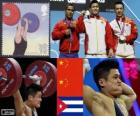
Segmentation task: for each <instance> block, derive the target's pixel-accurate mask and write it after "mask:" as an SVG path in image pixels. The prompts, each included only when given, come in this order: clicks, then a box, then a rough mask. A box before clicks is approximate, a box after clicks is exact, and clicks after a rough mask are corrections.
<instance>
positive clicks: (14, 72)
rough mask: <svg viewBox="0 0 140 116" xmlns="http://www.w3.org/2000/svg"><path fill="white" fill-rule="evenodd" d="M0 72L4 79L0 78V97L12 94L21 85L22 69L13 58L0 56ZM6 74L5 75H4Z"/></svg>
mask: <svg viewBox="0 0 140 116" xmlns="http://www.w3.org/2000/svg"><path fill="white" fill-rule="evenodd" d="M0 69H1V70H0V72H1V74H2V76H4V78H7V80H6V81H4V80H2V79H1V80H0V97H8V96H11V95H13V93H15V92H16V91H17V89H19V87H20V85H21V81H22V78H21V75H22V70H21V68H20V65H19V64H18V62H17V61H16V60H15V59H13V58H0ZM5 76H6V77H5Z"/></svg>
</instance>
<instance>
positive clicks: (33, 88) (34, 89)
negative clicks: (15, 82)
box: [25, 84, 42, 99]
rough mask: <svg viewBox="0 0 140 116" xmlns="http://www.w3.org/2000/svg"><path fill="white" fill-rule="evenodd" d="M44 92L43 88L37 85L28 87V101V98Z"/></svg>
mask: <svg viewBox="0 0 140 116" xmlns="http://www.w3.org/2000/svg"><path fill="white" fill-rule="evenodd" d="M41 90H42V87H41V86H39V85H37V84H31V85H30V86H28V87H27V88H26V96H25V97H26V99H28V96H29V95H31V96H33V97H34V96H35V94H36V93H37V92H39V91H41Z"/></svg>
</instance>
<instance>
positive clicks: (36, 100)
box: [31, 91, 42, 108]
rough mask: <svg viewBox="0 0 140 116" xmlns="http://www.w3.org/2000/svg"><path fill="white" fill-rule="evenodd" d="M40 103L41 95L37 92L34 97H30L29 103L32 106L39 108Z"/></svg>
mask: <svg viewBox="0 0 140 116" xmlns="http://www.w3.org/2000/svg"><path fill="white" fill-rule="evenodd" d="M41 101H42V93H41V92H40V91H38V92H37V93H36V94H35V95H34V96H32V99H31V102H32V106H34V107H36V108H39V107H40V104H41Z"/></svg>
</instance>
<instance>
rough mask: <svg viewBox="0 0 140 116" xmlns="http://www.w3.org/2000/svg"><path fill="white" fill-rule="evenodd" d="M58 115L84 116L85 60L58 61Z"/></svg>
mask: <svg viewBox="0 0 140 116" xmlns="http://www.w3.org/2000/svg"><path fill="white" fill-rule="evenodd" d="M57 68H58V70H57V98H58V99H57V115H58V116H83V97H82V96H83V60H82V59H64V58H63V59H58V60H57Z"/></svg>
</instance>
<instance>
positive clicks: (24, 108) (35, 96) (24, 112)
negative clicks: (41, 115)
mask: <svg viewBox="0 0 140 116" xmlns="http://www.w3.org/2000/svg"><path fill="white" fill-rule="evenodd" d="M41 90H42V88H41V87H40V86H39V85H38V84H32V85H30V86H29V87H27V90H26V100H25V102H24V101H23V99H22V96H21V94H20V92H19V90H18V91H17V92H16V93H14V95H13V97H14V103H15V108H16V116H38V114H37V111H36V108H39V107H40V104H41V101H42V98H41V97H42V93H41Z"/></svg>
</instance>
